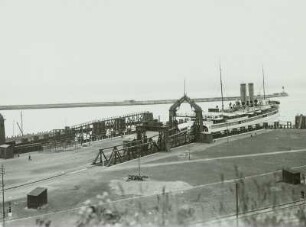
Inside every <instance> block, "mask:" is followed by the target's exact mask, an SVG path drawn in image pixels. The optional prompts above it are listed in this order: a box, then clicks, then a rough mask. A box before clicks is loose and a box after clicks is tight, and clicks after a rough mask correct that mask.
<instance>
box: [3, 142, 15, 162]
mask: <svg viewBox="0 0 306 227" xmlns="http://www.w3.org/2000/svg"><path fill="white" fill-rule="evenodd" d="M0 158H4V159H8V158H14V145H12V144H2V145H0Z"/></svg>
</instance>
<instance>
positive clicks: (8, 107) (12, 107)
mask: <svg viewBox="0 0 306 227" xmlns="http://www.w3.org/2000/svg"><path fill="white" fill-rule="evenodd" d="M286 96H288V93H286V92H280V93H273V94H269V95H266V96H265V97H266V98H275V97H286ZM256 98H257V99H261V98H262V96H260V95H259V96H256ZM221 99H222V98H221V97H210V98H194V99H193V100H194V101H195V102H218V101H221ZM239 99H240V96H229V97H223V101H236V100H239ZM175 101H176V99H161V100H144V101H141V100H124V101H114V102H79V103H50V104H27V105H0V110H26V109H60V108H80V107H103V106H141V105H159V104H173V103H174V102H175Z"/></svg>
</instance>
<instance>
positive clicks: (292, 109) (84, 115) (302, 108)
mask: <svg viewBox="0 0 306 227" xmlns="http://www.w3.org/2000/svg"><path fill="white" fill-rule="evenodd" d="M199 97H200V96H199ZM305 97H306V92H305V91H290V92H289V96H288V97H280V98H273V100H278V101H280V103H281V104H280V120H281V121H291V122H294V117H295V115H297V114H306V101H305ZM178 98H179V97H178ZM191 98H192V97H191ZM171 105H172V104H160V105H141V106H115V107H84V108H65V109H39V110H23V111H22V118H23V130H24V134H28V133H29V134H31V133H37V132H45V131H51V130H53V129H62V128H64V127H65V126H72V125H76V124H80V123H83V122H88V121H93V120H99V119H103V118H107V117H112V116H120V115H125V114H130V113H137V112H142V111H150V112H152V113H153V115H154V118H156V119H160V120H161V121H163V122H165V121H167V120H168V117H169V107H170V106H171ZM186 105H187V106H186ZM198 105H199V106H201V107H202V109H203V111H204V114H205V112H206V111H207V109H208V108H211V107H216V106H219V107H221V102H206V103H198ZM227 106H228V102H225V107H227ZM178 112H179V113H186V112H187V113H192V110H191V109H190V106H189V105H188V104H184V105H182V106H181V108H180V109H179V110H178ZM1 114H2V115H3V116H4V118H5V128H6V136H8V137H11V136H13V135H15V136H16V135H19V134H20V130H19V129H18V126H17V123H18V124H19V125H20V124H21V111H20V110H10V111H1Z"/></svg>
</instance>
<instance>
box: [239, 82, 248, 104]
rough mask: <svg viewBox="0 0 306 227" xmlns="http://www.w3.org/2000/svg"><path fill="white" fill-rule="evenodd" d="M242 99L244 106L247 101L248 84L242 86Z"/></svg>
mask: <svg viewBox="0 0 306 227" xmlns="http://www.w3.org/2000/svg"><path fill="white" fill-rule="evenodd" d="M240 99H241V104H242V105H243V106H244V105H245V104H246V101H247V97H246V84H240Z"/></svg>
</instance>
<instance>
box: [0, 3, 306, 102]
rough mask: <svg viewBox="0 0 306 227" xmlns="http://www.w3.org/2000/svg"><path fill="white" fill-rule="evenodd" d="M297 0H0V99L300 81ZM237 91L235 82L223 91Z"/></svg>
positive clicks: (201, 93)
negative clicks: (221, 79)
mask: <svg viewBox="0 0 306 227" xmlns="http://www.w3.org/2000/svg"><path fill="white" fill-rule="evenodd" d="M305 10H306V1H305V0H256V1H255V0H249V1H247V0H230V1H229V0H205V1H203V0H201V1H187V0H186V1H180V0H171V1H170V0H168V1H167V0H161V1H159V0H154V1H153V0H152V1H144V0H139V1H130V0H129V1H128V0H122V1H119V0H118V1H111V0H108V1H107V0H104V1H103V0H75V1H72V0H49V1H44V0H26V1H25V0H0V83H1V87H0V105H1V104H23V103H50V102H79V101H107V100H123V99H138V100H139V99H146V98H149V99H154V98H156V99H157V98H173V97H178V98H179V96H180V95H181V94H182V93H183V81H184V78H186V83H187V91H188V94H189V95H190V96H192V97H194V96H196V97H205V96H208V95H209V96H216V95H219V93H220V92H219V69H218V65H219V62H221V65H222V71H223V73H222V75H223V79H224V86H225V90H226V94H234V95H235V94H238V93H239V90H238V89H239V83H241V82H254V83H255V89H256V90H258V89H261V88H262V87H261V79H262V78H261V76H262V75H261V67H262V65H264V69H265V74H266V81H267V89H268V90H270V91H273V92H275V91H280V90H281V87H282V86H283V85H284V86H285V88H286V89H287V90H288V91H290V90H293V89H301V88H303V87H305V86H306V77H305V75H306V69H305V59H306V57H305V53H306V44H305V41H306V24H305V23H306V13H305ZM233 91H237V92H233Z"/></svg>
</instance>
